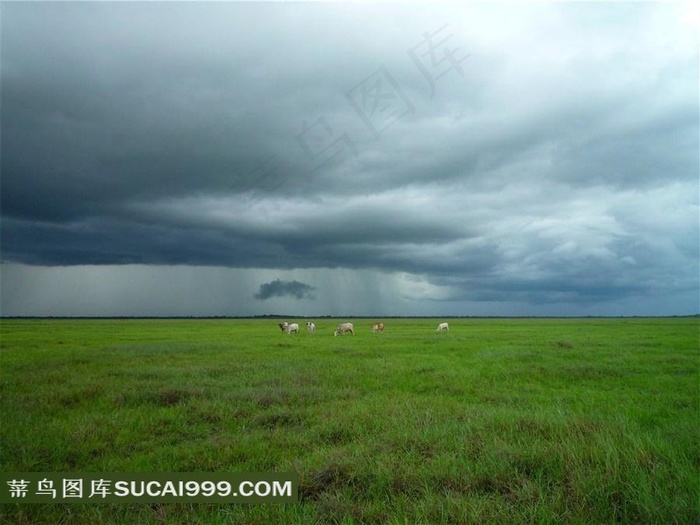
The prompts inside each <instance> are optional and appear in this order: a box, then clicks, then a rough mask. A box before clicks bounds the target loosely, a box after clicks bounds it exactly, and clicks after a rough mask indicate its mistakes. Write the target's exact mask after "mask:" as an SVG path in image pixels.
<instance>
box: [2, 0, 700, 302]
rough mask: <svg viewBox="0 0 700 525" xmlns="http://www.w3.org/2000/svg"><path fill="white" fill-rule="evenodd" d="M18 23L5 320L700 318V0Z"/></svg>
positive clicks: (88, 11) (12, 16) (195, 8)
mask: <svg viewBox="0 0 700 525" xmlns="http://www.w3.org/2000/svg"><path fill="white" fill-rule="evenodd" d="M1 16H2V28H1V29H2V33H1V38H2V42H1V44H2V47H1V53H2V56H1V58H2V60H1V67H2V71H1V73H2V93H1V95H2V99H1V110H2V113H1V133H2V134H1V138H2V143H1V144H2V146H1V147H2V151H1V153H2V157H1V162H2V179H1V205H2V230H1V235H2V296H1V299H2V301H1V306H2V314H3V315H6V316H10V315H40V316H41V315H57V316H60V315H67V316H74V315H75V316H80V315H87V316H90V315H98V316H109V315H127V316H128V315H144V316H149V315H154V316H168V315H193V316H197V315H255V314H265V313H285V314H296V315H309V316H313V315H368V316H381V315H436V316H439V315H685V314H695V313H698V311H700V307H699V304H698V301H699V297H698V293H699V288H700V285H699V277H698V262H699V249H700V248H699V220H700V216H699V207H698V204H699V203H698V199H699V169H700V168H699V166H700V159H699V150H700V147H699V133H700V130H699V125H698V118H699V108H698V75H699V73H698V25H699V24H698V21H699V18H698V12H697V10H694V9H693V8H691V7H690V6H689V5H687V4H657V3H532V4H522V5H520V4H512V3H510V4H487V3H478V4H464V5H449V4H439V5H428V4H416V3H409V4H401V3H382V4H372V5H369V4H366V3H333V4H327V3H206V4H196V3H149V2H134V3H132V2H129V3H98V2H95V3H90V2H67V3H3V5H2V14H1Z"/></svg>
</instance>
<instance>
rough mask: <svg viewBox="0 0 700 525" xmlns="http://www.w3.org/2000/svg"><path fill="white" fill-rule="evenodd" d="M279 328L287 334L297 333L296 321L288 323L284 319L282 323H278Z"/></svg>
mask: <svg viewBox="0 0 700 525" xmlns="http://www.w3.org/2000/svg"><path fill="white" fill-rule="evenodd" d="M280 329H281V330H282V331H283V332H287V333H288V334H298V333H299V325H298V324H297V323H292V324H289V323H288V322H287V321H285V322H284V323H280Z"/></svg>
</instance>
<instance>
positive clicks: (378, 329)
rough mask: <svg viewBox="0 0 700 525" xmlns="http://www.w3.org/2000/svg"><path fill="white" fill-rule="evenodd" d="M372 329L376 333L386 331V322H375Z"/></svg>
mask: <svg viewBox="0 0 700 525" xmlns="http://www.w3.org/2000/svg"><path fill="white" fill-rule="evenodd" d="M372 331H373V332H374V333H375V334H376V333H377V332H380V333H382V334H383V333H384V323H374V324H373V325H372Z"/></svg>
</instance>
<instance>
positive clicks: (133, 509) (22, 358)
mask: <svg viewBox="0 0 700 525" xmlns="http://www.w3.org/2000/svg"><path fill="white" fill-rule="evenodd" d="M369 322H370V321H369V320H368V321H367V322H365V321H364V320H357V321H355V325H356V328H357V335H356V336H354V337H353V336H348V335H346V336H342V337H333V336H332V330H333V327H334V326H335V324H336V321H335V320H328V319H326V320H319V321H317V322H316V324H317V334H316V335H314V336H311V335H308V334H300V335H298V336H295V335H286V334H282V333H281V332H280V331H279V328H277V326H276V324H275V322H274V321H262V320H246V321H243V320H236V321H233V320H182V321H176V320H167V321H166V320H128V321H127V320H114V321H107V320H99V321H98V320H93V321H88V320H76V321H67V320H63V321H58V320H56V321H49V320H46V321H41V320H31V321H29V320H27V321H19V320H4V321H3V322H2V342H1V345H2V346H1V348H2V349H1V351H0V395H1V398H0V402H1V405H0V410H1V411H0V416H1V421H2V427H1V435H0V437H1V438H2V441H1V443H2V446H1V449H0V462H1V465H2V469H3V471H6V472H20V471H37V472H42V471H47V472H62V471H74V472H140V471H144V472H146V471H150V472H194V471H234V472H255V471H263V472H265V471H294V472H297V473H298V474H299V476H300V483H301V486H300V493H301V501H300V502H299V503H298V504H288V505H203V504H197V505H195V504H171V505H127V504H121V505H88V504H76V505H19V504H12V505H6V506H4V508H3V509H2V515H1V516H0V518H2V521H3V522H4V523H18V524H21V523H32V524H35V523H85V524H88V523H89V524H100V523H105V524H106V523H127V522H129V523H261V524H262V523H266V524H267V523H391V524H399V523H401V524H403V523H699V522H700V509H699V506H698V497H699V494H700V493H699V489H700V487H699V483H698V479H699V476H698V474H699V472H698V470H699V467H700V446H699V445H698V443H699V441H698V437H699V436H698V428H699V427H698V422H699V409H700V399H699V397H700V396H699V390H698V386H699V383H698V372H699V370H700V368H699V367H698V365H699V361H698V359H699V357H700V353H699V352H698V320H697V319H634V320H632V319H606V320H601V319H585V320H583V319H582V320H466V319H465V320H456V319H455V320H451V321H450V329H451V331H450V332H449V333H435V331H434V329H435V326H436V322H434V321H432V320H424V319H421V320H418V319H415V320H413V319H401V320H392V321H387V322H386V323H385V324H386V325H387V328H386V333H385V334H373V333H371V331H370V329H369Z"/></svg>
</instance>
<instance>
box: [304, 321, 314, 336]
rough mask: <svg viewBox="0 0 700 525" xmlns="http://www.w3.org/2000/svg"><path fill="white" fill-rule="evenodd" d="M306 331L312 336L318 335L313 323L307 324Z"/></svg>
mask: <svg viewBox="0 0 700 525" xmlns="http://www.w3.org/2000/svg"><path fill="white" fill-rule="evenodd" d="M306 329H307V330H308V331H309V333H310V334H315V333H316V325H315V324H313V323H309V322H308V321H307V323H306Z"/></svg>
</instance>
